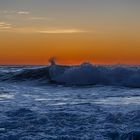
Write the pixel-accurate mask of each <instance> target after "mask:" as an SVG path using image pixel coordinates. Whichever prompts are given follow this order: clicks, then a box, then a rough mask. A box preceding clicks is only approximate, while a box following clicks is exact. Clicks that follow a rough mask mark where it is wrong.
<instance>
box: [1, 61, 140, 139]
mask: <svg viewBox="0 0 140 140" xmlns="http://www.w3.org/2000/svg"><path fill="white" fill-rule="evenodd" d="M0 140H140V66H94V65H92V64H88V63H85V64H82V65H80V66H61V65H54V66H0Z"/></svg>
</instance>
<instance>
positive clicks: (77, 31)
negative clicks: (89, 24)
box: [37, 29, 85, 34]
mask: <svg viewBox="0 0 140 140" xmlns="http://www.w3.org/2000/svg"><path fill="white" fill-rule="evenodd" d="M37 32H38V33H41V34H74V33H83V32H85V31H83V30H79V29H55V30H40V31H37Z"/></svg>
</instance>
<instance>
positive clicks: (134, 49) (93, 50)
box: [0, 0, 140, 65]
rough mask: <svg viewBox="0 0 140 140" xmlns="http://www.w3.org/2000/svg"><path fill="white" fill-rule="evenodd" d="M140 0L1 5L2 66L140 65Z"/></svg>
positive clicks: (26, 0) (8, 0) (12, 0)
mask: <svg viewBox="0 0 140 140" xmlns="http://www.w3.org/2000/svg"><path fill="white" fill-rule="evenodd" d="M139 13H140V1H138V0H133V2H132V1H130V0H123V1H122V0H118V1H116V0H86V1H85V0H69V1H68V0H46V1H44V0H23V1H19V0H4V1H0V64H33V65H44V64H48V59H49V58H50V57H56V59H57V61H58V63H62V64H79V63H82V62H87V61H89V62H92V63H95V64H140V26H139V25H140V16H139Z"/></svg>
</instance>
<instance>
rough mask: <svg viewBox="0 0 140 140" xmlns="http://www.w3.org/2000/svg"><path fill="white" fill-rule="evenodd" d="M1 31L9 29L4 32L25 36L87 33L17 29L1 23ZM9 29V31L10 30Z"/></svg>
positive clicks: (74, 30)
mask: <svg viewBox="0 0 140 140" xmlns="http://www.w3.org/2000/svg"><path fill="white" fill-rule="evenodd" d="M0 29H7V30H3V31H8V32H14V33H23V34H76V33H84V32H86V31H84V30H80V29H37V28H26V27H25V28H24V27H23V28H18V27H17V28H15V27H12V26H11V24H7V23H5V22H0ZM8 29H9V30H8Z"/></svg>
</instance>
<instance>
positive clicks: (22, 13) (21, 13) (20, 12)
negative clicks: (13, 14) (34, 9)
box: [17, 11, 30, 15]
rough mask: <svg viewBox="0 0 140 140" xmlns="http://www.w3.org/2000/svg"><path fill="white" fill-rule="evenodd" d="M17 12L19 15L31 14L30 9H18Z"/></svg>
mask: <svg viewBox="0 0 140 140" xmlns="http://www.w3.org/2000/svg"><path fill="white" fill-rule="evenodd" d="M17 14H19V15H28V14H30V12H28V11H18V12H17Z"/></svg>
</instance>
